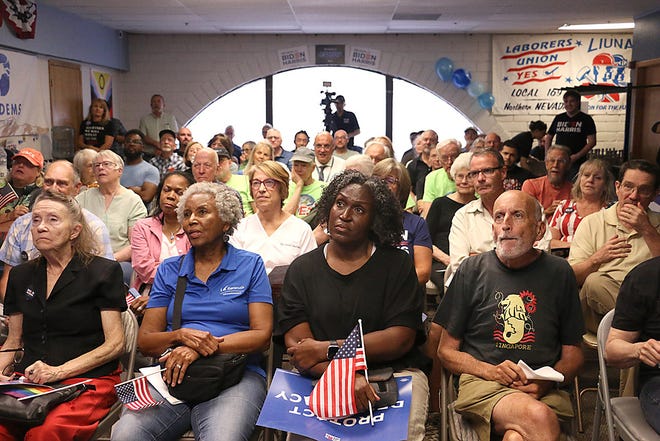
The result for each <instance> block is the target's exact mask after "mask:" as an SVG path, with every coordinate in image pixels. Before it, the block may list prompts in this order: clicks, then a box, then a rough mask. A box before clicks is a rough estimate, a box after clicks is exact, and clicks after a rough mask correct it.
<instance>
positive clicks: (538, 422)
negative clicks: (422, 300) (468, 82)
mask: <svg viewBox="0 0 660 441" xmlns="http://www.w3.org/2000/svg"><path fill="white" fill-rule="evenodd" d="M542 216H543V213H542V209H541V206H540V205H539V203H538V202H537V201H536V200H535V199H534V198H532V197H531V196H529V195H528V194H525V193H523V192H521V191H517V190H512V191H507V192H505V193H503V194H502V195H500V196H499V197H498V198H497V199H496V200H495V203H494V206H493V226H492V235H493V241H494V243H495V250H491V251H488V252H484V253H481V254H479V255H476V256H471V257H469V258H467V259H466V260H465V261H464V262H463V263H462V264H461V266H460V267H459V269H458V271H457V272H456V274H455V277H454V280H453V281H452V283H451V285H450V286H449V289H448V290H447V292H446V294H445V295H444V297H443V299H442V302H441V303H440V305H439V306H438V311H437V312H436V315H435V318H434V323H436V324H438V325H440V326H442V327H443V328H444V332H443V333H442V336H441V338H440V345H439V347H438V357H439V358H440V360H441V362H442V364H443V366H444V367H445V368H446V369H448V370H449V371H451V372H452V373H454V374H456V375H459V376H460V377H459V388H458V397H457V400H456V403H455V409H456V411H457V412H458V413H460V414H462V415H463V416H464V417H467V419H468V420H469V421H470V423H471V425H472V427H473V429H474V430H475V431H476V432H477V434H478V436H479V439H490V435H491V432H495V433H497V434H498V435H500V436H503V438H504V439H511V440H513V439H526V440H558V439H559V435H560V421H568V420H569V419H570V418H571V417H572V416H573V408H572V405H571V400H570V397H569V395H568V393H566V392H565V391H563V390H560V389H558V388H557V383H559V382H561V383H563V384H571V382H572V380H573V378H574V377H575V375H576V374H577V372H578V370H579V369H580V367H581V366H582V363H583V361H584V358H583V354H582V348H581V341H582V334H583V333H584V325H583V320H582V312H581V310H580V303H579V300H578V297H577V283H576V280H575V275H574V274H573V271H572V270H571V267H570V265H568V263H567V262H566V261H565V260H564V259H562V258H559V257H556V256H553V255H551V254H548V253H545V252H543V251H540V250H537V249H535V248H534V242H535V241H537V240H539V239H541V237H542V236H543V235H544V233H545V222H544V221H543V217H542ZM519 360H520V361H523V362H524V363H526V364H527V365H528V366H529V367H530V368H532V369H538V368H540V367H544V366H550V367H552V368H554V369H555V370H556V371H557V372H558V373H560V374H561V375H562V376H563V379H562V380H561V381H556V380H554V381H553V380H531V379H528V378H527V375H526V373H525V372H526V371H524V370H523V368H522V367H521V363H519Z"/></svg>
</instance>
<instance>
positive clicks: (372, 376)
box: [369, 368, 399, 408]
mask: <svg viewBox="0 0 660 441" xmlns="http://www.w3.org/2000/svg"><path fill="white" fill-rule="evenodd" d="M369 384H370V385H371V387H373V388H374V391H376V395H378V398H380V400H378V401H377V402H376V403H375V405H376V407H377V408H381V407H387V406H391V405H393V404H396V402H397V401H398V400H399V386H398V385H397V384H396V378H395V377H394V369H392V368H382V369H373V370H369Z"/></svg>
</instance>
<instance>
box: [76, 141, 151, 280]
mask: <svg viewBox="0 0 660 441" xmlns="http://www.w3.org/2000/svg"><path fill="white" fill-rule="evenodd" d="M93 170H94V176H95V177H96V181H97V182H98V185H99V186H98V188H90V189H88V190H87V191H84V192H82V193H80V194H79V195H78V196H77V197H76V199H77V200H78V202H79V203H80V205H81V206H82V207H83V208H85V209H87V210H89V211H91V212H92V213H94V214H95V215H96V216H98V217H99V218H100V219H101V220H102V221H103V223H104V224H105V225H106V226H107V227H108V232H109V233H110V243H111V244H112V251H113V253H114V257H115V260H117V261H118V262H120V264H121V266H122V270H123V271H124V281H125V282H126V284H129V283H130V279H131V275H132V274H133V268H132V266H131V234H132V231H133V226H134V225H135V223H136V222H137V221H138V220H140V219H143V218H145V217H147V209H146V208H145V206H144V204H143V203H142V199H140V196H138V195H137V194H135V193H134V192H132V191H131V190H129V189H127V188H125V187H122V185H121V184H120V182H119V180H120V178H121V174H122V172H123V171H124V161H123V160H122V159H121V156H119V155H118V154H116V153H115V152H113V151H111V150H103V151H101V152H99V153H97V154H96V156H95V157H94V160H93Z"/></svg>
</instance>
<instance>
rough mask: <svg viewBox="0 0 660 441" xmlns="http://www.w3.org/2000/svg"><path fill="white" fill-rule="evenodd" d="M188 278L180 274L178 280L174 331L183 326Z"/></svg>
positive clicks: (175, 297)
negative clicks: (182, 318)
mask: <svg viewBox="0 0 660 441" xmlns="http://www.w3.org/2000/svg"><path fill="white" fill-rule="evenodd" d="M185 256H186V255H185V254H184V255H183V256H181V258H180V259H179V271H181V265H183V258H184V257H185ZM187 284H188V279H187V278H186V276H179V277H178V278H177V280H176V292H175V294H174V312H173V313H172V331H176V330H177V329H179V328H180V327H181V308H182V307H183V296H184V295H185V294H186V285H187Z"/></svg>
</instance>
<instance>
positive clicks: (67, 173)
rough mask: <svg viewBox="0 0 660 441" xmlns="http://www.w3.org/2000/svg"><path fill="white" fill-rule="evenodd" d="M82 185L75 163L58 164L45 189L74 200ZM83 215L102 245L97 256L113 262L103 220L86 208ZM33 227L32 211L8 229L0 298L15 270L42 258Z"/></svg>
mask: <svg viewBox="0 0 660 441" xmlns="http://www.w3.org/2000/svg"><path fill="white" fill-rule="evenodd" d="M81 185H82V183H81V182H80V176H78V173H76V171H75V170H74V168H73V164H71V163H70V162H69V161H55V162H53V163H52V164H50V165H49V166H48V168H47V169H46V174H45V175H44V185H43V187H42V189H43V190H50V191H53V192H57V193H62V194H65V195H67V196H71V197H74V196H76V195H77V194H78V191H80V187H81ZM82 212H83V215H84V216H85V220H86V221H87V225H89V227H90V230H91V231H92V234H93V236H94V238H95V239H96V242H97V243H98V244H99V249H98V250H96V251H97V254H98V255H99V256H103V257H106V258H108V259H112V260H114V257H113V253H112V245H111V244H110V235H109V233H108V228H107V227H106V226H105V224H104V223H103V221H102V220H101V219H99V218H98V217H97V216H95V215H94V214H92V213H91V212H90V211H88V210H86V209H84V208H83V210H82ZM31 225H32V213H31V212H30V213H27V214H24V215H23V216H21V217H19V218H18V219H16V221H14V223H13V224H12V226H11V228H9V231H8V232H7V237H6V238H5V241H4V242H3V243H2V247H1V248H0V260H1V261H3V262H4V264H5V266H4V271H3V273H2V278H1V279H0V297H2V298H4V296H5V289H6V287H7V279H8V277H9V271H10V270H11V269H12V267H15V266H16V265H19V264H21V263H25V262H27V261H28V260H31V259H34V258H35V257H37V256H38V255H39V251H38V250H37V249H36V248H35V246H34V243H33V242H32V233H31V232H30V226H31Z"/></svg>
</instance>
